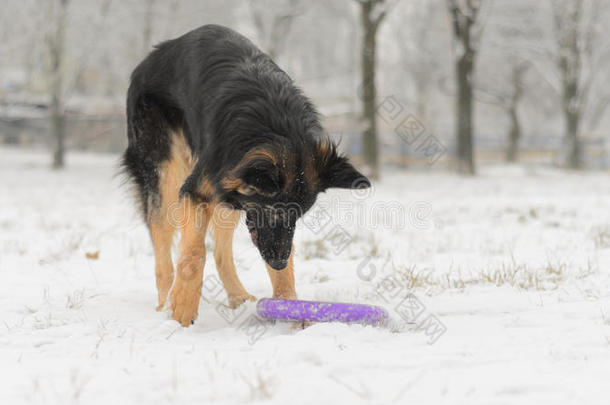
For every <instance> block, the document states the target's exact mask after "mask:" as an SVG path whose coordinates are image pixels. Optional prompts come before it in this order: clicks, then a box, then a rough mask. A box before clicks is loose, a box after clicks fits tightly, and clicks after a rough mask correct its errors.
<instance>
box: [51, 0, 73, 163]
mask: <svg viewBox="0 0 610 405" xmlns="http://www.w3.org/2000/svg"><path fill="white" fill-rule="evenodd" d="M68 5H69V0H53V3H52V4H51V7H52V10H51V15H52V16H53V27H52V28H51V32H49V34H48V36H47V38H46V39H47V41H46V43H47V49H48V52H49V61H50V69H49V78H50V85H49V96H50V99H51V103H50V106H49V109H50V118H51V138H52V139H53V143H54V145H53V168H54V169H60V168H62V167H64V164H65V162H64V154H65V145H64V144H65V141H64V136H65V134H64V111H63V109H64V100H63V72H62V68H63V64H64V56H65V42H66V22H67V15H68Z"/></svg>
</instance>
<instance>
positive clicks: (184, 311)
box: [170, 281, 201, 327]
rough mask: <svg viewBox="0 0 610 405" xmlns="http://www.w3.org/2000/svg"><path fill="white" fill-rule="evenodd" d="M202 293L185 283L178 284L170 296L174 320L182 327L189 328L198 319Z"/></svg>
mask: <svg viewBox="0 0 610 405" xmlns="http://www.w3.org/2000/svg"><path fill="white" fill-rule="evenodd" d="M200 298H201V291H200V290H198V289H196V288H192V286H191V285H189V284H188V283H185V282H178V281H177V282H176V283H175V284H174V287H173V288H172V292H171V294H170V302H171V309H172V318H174V320H176V321H178V322H179V323H180V325H182V326H185V327H186V326H189V325H192V324H193V323H194V322H195V319H197V310H198V309H199V299H200Z"/></svg>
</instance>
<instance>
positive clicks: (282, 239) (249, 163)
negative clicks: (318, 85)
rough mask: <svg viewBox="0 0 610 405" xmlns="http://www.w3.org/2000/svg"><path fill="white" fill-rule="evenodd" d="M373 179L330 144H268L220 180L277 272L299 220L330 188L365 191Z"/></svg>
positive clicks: (287, 251)
mask: <svg viewBox="0 0 610 405" xmlns="http://www.w3.org/2000/svg"><path fill="white" fill-rule="evenodd" d="M370 185H371V184H370V182H369V180H368V179H367V178H366V177H365V176H364V175H362V174H361V173H360V172H358V171H357V170H356V169H355V168H354V167H353V166H352V165H351V164H350V163H349V162H348V160H347V158H346V157H344V156H341V155H339V154H338V153H337V149H336V146H335V145H334V144H333V143H332V142H331V141H329V140H326V139H325V140H322V141H319V142H314V143H312V144H311V145H300V147H299V150H298V151H295V150H294V148H286V147H280V146H278V145H267V146H260V147H257V148H255V149H253V150H251V151H250V152H248V153H246V154H245V155H244V156H243V158H242V159H241V160H240V161H239V163H238V164H237V165H236V166H235V167H234V168H232V169H231V170H230V171H229V172H228V174H227V175H225V176H224V177H223V179H222V181H221V187H222V188H223V190H224V191H225V192H226V197H225V198H226V200H227V202H230V203H231V204H233V205H234V206H235V207H238V208H240V209H243V210H245V211H246V225H247V226H248V230H249V232H250V236H251V238H252V242H253V243H254V245H255V246H256V247H257V248H258V249H259V251H260V253H261V256H262V257H263V259H264V260H265V262H267V264H269V266H271V267H272V268H274V269H275V270H282V269H284V268H285V267H286V266H287V264H288V259H289V257H290V253H291V250H292V239H293V236H294V230H295V225H296V221H297V219H299V218H300V217H301V216H303V215H304V214H305V213H306V212H307V211H308V210H309V209H310V208H311V206H312V205H313V204H314V202H315V200H316V197H317V195H318V193H320V192H323V191H325V190H327V189H329V188H367V187H370Z"/></svg>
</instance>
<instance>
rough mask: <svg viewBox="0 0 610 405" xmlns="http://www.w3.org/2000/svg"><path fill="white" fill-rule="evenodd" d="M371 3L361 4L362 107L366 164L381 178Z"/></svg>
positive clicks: (374, 45)
mask: <svg viewBox="0 0 610 405" xmlns="http://www.w3.org/2000/svg"><path fill="white" fill-rule="evenodd" d="M373 6H374V4H373V2H371V1H365V2H362V3H361V21H362V28H363V31H364V33H363V40H362V41H363V42H362V55H361V67H362V90H363V91H362V107H363V109H362V110H363V114H362V115H363V119H364V123H365V126H366V127H365V130H364V132H363V133H362V145H363V157H364V162H365V163H366V164H367V165H368V166H369V168H370V177H372V178H378V177H379V151H378V149H377V144H378V140H377V116H376V111H375V108H376V105H377V89H376V86H375V62H376V61H375V57H376V51H377V49H376V35H377V24H376V22H375V21H372V20H371V10H372V8H373Z"/></svg>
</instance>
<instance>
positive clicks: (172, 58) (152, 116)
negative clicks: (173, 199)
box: [123, 25, 370, 269]
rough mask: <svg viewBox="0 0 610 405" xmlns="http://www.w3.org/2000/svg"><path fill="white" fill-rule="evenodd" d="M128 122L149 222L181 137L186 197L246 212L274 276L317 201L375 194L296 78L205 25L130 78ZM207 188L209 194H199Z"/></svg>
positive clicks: (128, 163) (131, 161)
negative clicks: (335, 192) (187, 155)
mask: <svg viewBox="0 0 610 405" xmlns="http://www.w3.org/2000/svg"><path fill="white" fill-rule="evenodd" d="M127 122H128V140H129V146H128V148H127V150H126V152H125V155H124V159H123V165H124V167H125V169H126V172H127V173H128V174H129V175H130V177H132V178H133V180H134V182H135V184H136V185H137V190H138V194H139V199H140V202H141V207H142V210H143V215H144V217H145V218H149V217H150V215H151V212H152V211H154V210H155V209H157V208H158V205H159V167H160V165H161V164H162V163H163V162H164V161H166V160H167V159H169V157H170V148H171V133H176V132H181V133H182V134H184V137H185V138H186V142H187V144H188V146H189V147H190V152H191V153H192V155H193V156H195V157H196V165H195V166H194V169H193V171H192V173H191V174H190V175H189V176H188V178H187V179H186V181H185V182H184V184H183V185H182V188H181V190H180V195H181V198H185V197H187V198H192V199H193V201H195V202H198V203H205V202H210V201H216V202H223V203H228V204H230V205H231V206H232V207H233V208H234V209H241V210H245V211H247V215H246V222H247V224H248V228H249V230H250V232H251V234H252V238H253V242H254V243H255V245H257V247H258V248H259V250H260V252H261V255H262V257H263V259H264V260H265V261H266V262H267V263H268V264H269V265H270V266H271V267H273V268H275V269H282V268H284V267H285V266H286V262H287V259H288V255H289V254H290V249H291V245H292V237H293V233H294V227H295V222H296V220H297V218H298V217H299V216H300V215H302V214H303V213H305V212H306V211H307V210H308V209H309V208H310V207H311V206H312V204H313V203H314V201H315V199H316V196H317V194H318V193H319V192H321V191H324V190H326V189H327V188H329V187H342V188H350V187H357V188H363V187H368V186H370V183H369V181H368V180H367V179H366V178H365V177H364V176H363V175H362V174H360V173H359V172H358V171H356V170H355V169H354V168H353V167H352V166H351V165H350V164H349V163H348V162H347V160H346V158H344V157H342V156H339V155H338V154H337V152H336V148H335V146H334V145H333V144H332V143H329V142H328V141H327V140H325V137H324V136H323V129H322V126H321V125H320V122H319V119H318V113H317V112H316V109H315V108H314V106H313V105H312V104H311V102H310V100H309V99H308V98H307V97H305V96H304V95H303V94H302V92H301V91H300V90H299V89H298V88H297V87H296V86H295V85H294V84H293V82H292V80H291V79H290V77H288V75H287V74H286V73H285V72H284V71H282V70H281V69H280V68H279V67H278V66H277V65H276V64H275V63H274V62H273V61H272V60H271V59H270V58H269V57H268V56H267V55H266V54H264V53H263V52H261V51H260V50H259V49H258V48H257V47H256V46H255V45H254V44H252V43H251V42H250V41H249V40H248V39H246V38H245V37H243V36H241V35H240V34H238V33H236V32H235V31H232V30H230V29H228V28H225V27H221V26H217V25H205V26H202V27H200V28H198V29H195V30H193V31H191V32H189V33H187V34H185V35H183V36H181V37H179V38H177V39H173V40H170V41H167V42H164V43H162V44H160V45H158V46H157V47H156V49H155V50H154V51H153V52H151V53H150V55H148V57H146V59H144V60H143V61H142V62H141V63H140V64H139V65H138V66H137V68H136V69H135V70H134V72H133V74H132V76H131V85H130V87H129V91H128V95H127ZM253 151H254V152H253ZM256 151H258V152H256ZM229 180H230V181H229ZM204 181H205V182H206V183H207V184H211V186H212V190H213V192H212V193H210V192H209V189H207V191H205V190H203V191H202V187H201V184H202V182H204ZM210 194H211V195H210ZM278 204H283V206H286V205H290V206H292V207H298V209H297V210H293V209H289V210H284V211H282V212H280V213H279V214H278V212H277V211H275V212H273V210H272V209H270V208H271V207H272V206H277V205H278ZM278 219H280V220H281V221H280V222H281V224H282V226H277V220H278Z"/></svg>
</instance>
